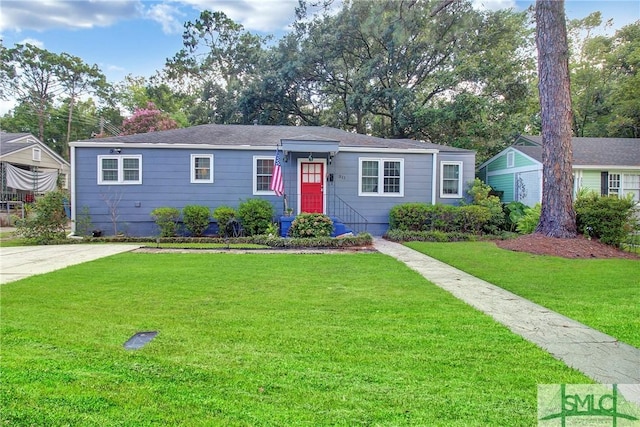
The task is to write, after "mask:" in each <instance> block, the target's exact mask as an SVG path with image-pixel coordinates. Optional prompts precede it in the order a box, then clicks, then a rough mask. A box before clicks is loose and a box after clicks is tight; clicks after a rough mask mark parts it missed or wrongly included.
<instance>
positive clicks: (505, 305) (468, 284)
mask: <svg viewBox="0 0 640 427" xmlns="http://www.w3.org/2000/svg"><path fill="white" fill-rule="evenodd" d="M374 246H375V248H376V249H377V250H378V251H380V252H381V253H384V254H387V255H389V256H392V257H394V258H396V259H398V260H399V261H402V262H404V263H405V264H406V265H407V266H409V267H410V268H411V269H413V270H415V271H417V272H418V273H420V274H421V275H422V276H424V277H425V278H426V279H427V280H429V281H430V282H432V283H434V284H435V285H437V286H439V287H441V288H443V289H445V290H446V291H448V292H450V293H451V294H453V296H455V297H456V298H458V299H461V300H462V301H464V302H466V303H467V304H469V305H471V306H472V307H475V308H476V309H478V310H480V311H482V312H484V313H486V314H488V315H489V316H491V317H492V318H494V319H495V320H496V321H498V322H499V323H501V324H503V325H505V326H506V327H508V328H509V329H510V330H511V331H513V332H514V333H516V334H518V335H520V336H522V337H524V338H525V339H527V340H528V341H531V342H532V343H534V344H536V345H537V346H539V347H541V348H543V349H544V350H546V351H548V352H549V353H550V354H551V355H552V356H553V357H555V358H556V359H559V360H561V361H563V362H564V363H566V364H567V365H568V366H570V367H572V368H575V369H577V370H579V371H580V372H582V373H584V374H585V375H586V376H588V377H590V378H592V379H593V380H595V381H597V382H599V383H601V384H626V385H627V386H626V387H622V386H621V387H620V390H621V391H622V392H623V393H624V394H625V397H626V398H627V399H629V400H633V401H635V402H637V403H640V350H639V349H637V348H635V347H632V346H630V345H628V344H625V343H622V342H620V341H617V340H616V339H615V338H613V337H611V336H609V335H606V334H603V333H602V332H599V331H596V330H595V329H591V328H589V327H588V326H585V325H583V324H582V323H579V322H576V321H575V320H572V319H569V318H568V317H565V316H563V315H561V314H558V313H555V312H553V311H551V310H549V309H547V308H545V307H542V306H540V305H538V304H535V303H533V302H531V301H528V300H526V299H524V298H521V297H519V296H517V295H515V294H513V293H511V292H509V291H505V290H504V289H501V288H499V287H497V286H494V285H492V284H491V283H488V282H485V281H484V280H481V279H478V278H477V277H474V276H471V275H469V274H467V273H465V272H463V271H460V270H458V269H456V268H453V267H451V266H449V265H447V264H445V263H443V262H440V261H438V260H435V259H433V258H431V257H428V256H426V255H423V254H421V253H419V252H417V251H414V250H413V249H410V248H407V247H406V246H403V245H401V244H398V243H393V242H389V241H387V240H384V239H380V238H376V239H375V241H374ZM623 388H624V389H625V390H623Z"/></svg>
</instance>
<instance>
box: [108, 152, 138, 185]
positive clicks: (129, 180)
mask: <svg viewBox="0 0 640 427" xmlns="http://www.w3.org/2000/svg"><path fill="white" fill-rule="evenodd" d="M98 184H102V185H118V184H142V156H141V155H134V156H98Z"/></svg>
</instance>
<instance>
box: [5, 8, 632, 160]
mask: <svg viewBox="0 0 640 427" xmlns="http://www.w3.org/2000/svg"><path fill="white" fill-rule="evenodd" d="M325 3H327V4H330V3H331V2H325ZM307 6H308V5H307V3H306V2H305V1H304V0H302V1H301V2H300V5H299V7H298V9H297V18H296V21H295V22H293V23H292V26H291V30H290V31H289V32H287V33H285V34H284V35H283V36H282V37H281V38H280V39H278V40H274V39H273V38H272V37H264V36H260V35H258V34H254V33H252V32H250V31H247V30H246V29H245V28H244V27H243V26H242V25H240V24H238V23H237V22H234V21H233V20H232V19H230V18H229V17H227V16H226V15H225V14H224V13H222V12H219V11H210V10H206V11H203V12H202V13H201V14H200V16H199V17H198V19H195V20H193V21H188V22H186V23H185V25H184V33H183V34H182V41H183V48H182V49H181V50H180V51H178V52H176V54H175V55H174V56H173V57H172V58H170V59H168V60H167V62H166V65H165V67H164V68H163V69H162V70H158V71H157V73H156V75H154V76H152V77H149V78H145V77H138V76H128V77H127V78H126V79H125V80H124V81H123V82H118V83H117V84H114V85H113V86H111V85H109V84H107V82H106V79H105V78H104V75H103V73H102V72H101V71H100V69H99V68H98V67H97V66H95V65H93V66H90V65H88V64H85V63H84V62H83V61H82V60H81V59H80V58H76V57H73V56H72V55H69V54H66V53H62V54H57V53H53V52H49V51H47V50H44V49H40V48H37V47H35V46H32V45H16V46H15V47H13V48H5V47H4V46H1V45H0V55H1V58H0V59H2V62H1V64H0V74H1V75H0V77H2V78H1V81H2V83H1V85H0V96H1V97H2V98H3V99H7V98H12V99H15V100H17V102H18V104H17V105H16V107H15V108H14V109H13V110H12V111H11V112H9V113H8V114H6V115H5V116H3V117H1V118H0V127H2V129H3V130H7V131H25V130H28V131H30V132H32V133H34V134H36V135H37V136H39V137H40V138H41V139H42V140H43V141H45V142H46V143H47V144H50V145H52V146H54V147H56V150H59V151H61V152H63V153H64V143H63V142H61V141H67V140H69V139H82V138H89V137H91V135H97V134H100V135H104V134H118V133H119V132H121V129H120V128H121V126H122V125H123V123H124V122H125V120H127V125H128V123H130V121H131V119H127V117H129V118H131V116H132V115H136V114H135V112H136V110H145V109H147V105H148V103H150V102H151V103H153V105H154V106H155V107H154V110H155V111H157V112H158V113H157V114H161V115H162V117H164V118H165V119H168V118H171V120H173V122H174V123H175V124H176V125H177V126H191V125H197V124H204V123H229V124H231V123H243V124H250V123H254V122H257V123H260V124H277V125H299V124H304V125H314V126H315V125H324V126H332V127H337V128H341V129H345V130H348V131H352V132H359V133H367V134H372V135H376V136H382V137H390V138H414V139H418V140H428V141H431V142H434V143H438V144H444V145H450V146H455V147H461V148H468V149H473V150H476V151H477V152H478V155H477V160H478V161H479V162H481V161H483V160H485V159H487V158H488V157H490V156H492V155H493V154H495V153H496V152H498V151H499V150H501V149H502V148H504V147H505V146H507V145H508V144H510V143H511V142H512V141H513V138H514V136H516V135H517V134H520V133H529V134H539V133H540V132H541V115H540V113H541V112H540V106H539V99H538V91H537V90H536V86H537V83H538V81H537V78H538V75H537V72H536V66H535V64H536V62H535V61H536V53H535V50H536V49H535V44H534V37H533V36H534V27H533V25H532V22H533V21H532V16H531V11H527V12H521V13H517V12H514V11H512V10H498V11H480V10H476V9H474V8H473V7H472V3H471V1H462V0H461V1H451V2H442V1H441V0H417V1H392V0H382V1H376V2H371V1H365V0H345V1H343V2H342V3H341V6H340V8H339V9H338V10H332V11H329V9H326V10H324V11H323V12H320V13H317V14H315V15H308V14H307V10H308V9H309V8H308V7H307ZM608 23H609V21H607V20H606V19H605V18H604V17H603V16H602V14H601V13H599V12H598V13H594V14H592V15H589V16H588V17H585V18H584V19H581V20H575V21H571V22H568V31H569V36H570V43H569V47H570V52H569V53H570V57H569V70H570V77H571V97H572V105H573V120H572V123H571V131H572V134H573V135H574V136H619V137H638V136H639V135H640V92H639V91H640V89H639V88H640V77H639V76H638V65H639V64H638V60H637V58H638V57H640V41H639V40H640V21H638V22H636V23H634V24H631V25H628V26H626V27H624V28H622V29H620V30H619V31H617V32H616V33H615V34H614V35H607V33H606V32H605V31H603V30H606V29H607V28H608V25H609V24H608ZM151 128H153V129H157V128H158V127H157V126H156V125H154V126H149V127H148V128H147V129H151Z"/></svg>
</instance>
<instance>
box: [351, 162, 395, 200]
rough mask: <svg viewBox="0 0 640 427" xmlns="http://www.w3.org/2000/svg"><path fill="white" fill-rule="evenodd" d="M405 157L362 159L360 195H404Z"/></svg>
mask: <svg viewBox="0 0 640 427" xmlns="http://www.w3.org/2000/svg"><path fill="white" fill-rule="evenodd" d="M403 166H404V160H403V159H368V158H362V159H360V171H359V175H360V179H359V181H360V189H359V191H358V194H359V195H360V196H402V195H403V193H404V187H403V185H404V179H403V178H404V170H403Z"/></svg>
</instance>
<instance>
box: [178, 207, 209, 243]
mask: <svg viewBox="0 0 640 427" xmlns="http://www.w3.org/2000/svg"><path fill="white" fill-rule="evenodd" d="M210 216H211V211H210V210H209V208H208V207H206V206H200V205H188V206H185V207H184V208H183V209H182V222H184V226H185V228H186V229H187V231H188V232H189V233H190V234H191V235H192V236H197V237H199V236H202V234H203V233H204V230H206V229H207V227H209V218H210Z"/></svg>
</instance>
